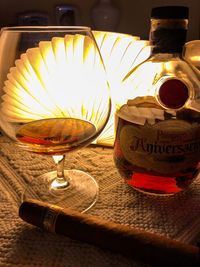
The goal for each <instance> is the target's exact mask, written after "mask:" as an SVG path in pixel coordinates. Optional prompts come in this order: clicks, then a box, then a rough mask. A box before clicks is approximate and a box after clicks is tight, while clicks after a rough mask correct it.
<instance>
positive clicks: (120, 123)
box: [114, 6, 200, 195]
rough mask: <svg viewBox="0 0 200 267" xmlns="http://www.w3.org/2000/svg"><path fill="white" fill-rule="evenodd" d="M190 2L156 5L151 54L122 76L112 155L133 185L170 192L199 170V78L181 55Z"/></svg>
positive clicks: (186, 183) (183, 185)
mask: <svg viewBox="0 0 200 267" xmlns="http://www.w3.org/2000/svg"><path fill="white" fill-rule="evenodd" d="M188 13H189V10H188V8H187V7H183V6H167V7H165V6H163V7H156V8H153V9H152V13H151V29H150V43H151V45H152V54H151V56H150V57H149V58H148V59H147V60H146V61H144V62H143V63H141V64H140V65H138V66H137V67H135V68H134V69H133V70H132V71H131V72H130V73H129V74H128V75H127V76H126V77H125V78H124V80H123V83H122V90H123V94H124V97H123V99H119V100H118V101H117V110H116V139H115V145H114V160H115V164H116V167H117V169H118V171H119V173H120V174H121V176H122V177H123V178H124V179H125V181H126V182H127V183H128V184H129V185H131V186H132V187H133V188H135V189H137V190H140V191H142V192H145V193H150V194H160V195H171V194H175V193H178V192H180V191H182V190H184V189H186V188H188V186H189V185H190V184H191V182H192V181H193V180H194V179H195V178H196V177H197V175H198V173H199V161H200V81H199V77H198V73H196V72H195V69H194V68H193V66H191V65H190V64H189V63H187V62H186V61H185V60H184V59H183V57H182V52H183V47H184V44H185V41H186V33H187V26H188Z"/></svg>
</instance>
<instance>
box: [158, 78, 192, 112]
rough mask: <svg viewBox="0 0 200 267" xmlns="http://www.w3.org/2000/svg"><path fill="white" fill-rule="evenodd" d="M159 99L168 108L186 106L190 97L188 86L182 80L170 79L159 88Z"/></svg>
mask: <svg viewBox="0 0 200 267" xmlns="http://www.w3.org/2000/svg"><path fill="white" fill-rule="evenodd" d="M158 94H159V99H160V101H161V102H162V104H163V105H164V106H166V107H167V108H172V109H178V108H181V107H182V106H184V104H185V102H186V101H187V99H188V97H189V92H188V88H187V86H186V85H185V84H184V83H183V82H182V81H180V80H177V79H170V80H167V81H166V82H164V83H163V84H162V85H161V86H160V89H159V93H158Z"/></svg>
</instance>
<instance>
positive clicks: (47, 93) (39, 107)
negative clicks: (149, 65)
mask: <svg viewBox="0 0 200 267" xmlns="http://www.w3.org/2000/svg"><path fill="white" fill-rule="evenodd" d="M93 35H94V37H95V39H96V42H97V45H98V47H99V50H100V52H101V55H102V58H103V61H104V65H105V69H106V73H107V79H108V81H109V85H110V93H111V99H112V109H111V114H110V118H109V121H108V123H107V125H106V127H105V129H104V130H103V131H102V133H101V134H100V135H99V136H98V137H97V139H96V140H95V141H94V142H93V143H95V144H97V145H103V146H111V147H112V146H113V144H114V112H115V100H116V99H119V98H120V97H122V96H123V91H122V90H121V82H122V81H123V78H124V77H125V76H126V75H127V74H128V72H129V71H130V70H131V69H132V68H133V67H134V66H136V65H138V64H139V63H140V62H142V61H143V60H144V59H146V58H147V57H148V55H149V54H150V48H149V46H148V44H149V42H148V41H145V40H140V38H139V37H138V36H132V35H129V34H123V33H115V32H104V31H93ZM65 44H67V46H68V47H67V48H65ZM70 45H71V49H70ZM84 45H87V46H88V49H87V50H86V51H87V53H86V52H84V53H85V55H84V60H85V62H81V61H80V58H81V57H80V56H79V55H81V53H83V46H84ZM66 51H67V54H66ZM94 53H95V51H93V50H92V49H91V47H90V45H89V42H87V38H85V39H83V38H82V37H81V36H76V38H74V37H72V36H70V35H67V36H66V37H65V40H64V39H63V38H61V37H57V38H56V37H54V38H53V39H52V41H41V42H40V43H39V47H37V48H31V49H28V50H27V52H26V53H24V54H23V55H21V57H20V59H19V60H16V62H15V64H16V66H15V67H13V68H11V69H10V73H9V74H8V79H7V81H6V82H5V86H4V91H5V92H6V95H5V96H4V103H3V109H2V111H3V114H4V115H6V116H7V117H8V118H7V119H8V120H11V121H16V122H17V121H18V120H20V121H22V120H23V121H24V122H27V121H29V120H31V119H33V118H35V119H36V117H37V118H38V119H44V118H47V117H48V116H49V115H50V113H51V112H53V113H54V114H56V116H57V117H59V116H68V115H69V114H68V112H69V110H70V116H72V115H73V117H74V118H76V117H80V113H81V116H82V118H83V119H87V116H93V118H94V119H95V120H99V119H100V116H101V115H100V114H96V113H95V112H94V110H97V109H96V108H94V106H92V103H93V102H94V101H92V94H93V88H95V90H97V91H99V101H101V94H100V92H101V86H102V82H101V81H102V80H103V79H102V77H101V75H102V73H103V72H101V71H98V67H97V66H98V64H100V62H95V65H93V60H94V55H95V54H94ZM74 55H75V56H74ZM75 57H76V58H75ZM44 65H46V66H48V68H46V66H44ZM94 67H95V68H96V71H93V73H94V75H93V77H90V78H89V79H90V86H88V84H89V83H88V84H87V79H85V78H81V77H78V76H77V73H83V72H79V71H78V69H79V68H85V71H84V73H85V74H86V75H87V72H88V73H89V68H94ZM47 69H48V71H47ZM65 73H68V75H67V77H66V75H65ZM36 74H37V75H36ZM91 78H92V79H93V83H91ZM58 81H59V84H58ZM83 81H84V84H83ZM70 83H73V84H74V83H76V86H73V88H77V91H76V92H73V93H72V94H71V95H69V94H68V96H67V98H66V97H65V96H64V95H63V96H62V94H63V92H64V90H63V87H64V86H65V85H66V84H67V85H69V84H70ZM41 84H42V86H41ZM91 84H93V86H91ZM103 86H104V85H103ZM55 87H56V88H57V90H56V92H55V90H54V88H55ZM80 87H82V88H83V87H84V88H85V90H84V94H86V95H87V96H88V98H87V102H90V103H91V109H90V114H88V112H87V114H84V102H81V98H80V97H79V98H78V99H77V97H76V95H77V94H80V93H81V91H80V90H79V88H80ZM13 88H14V90H13ZM24 88H25V90H24ZM32 90H34V98H33V97H32V94H31V91H32ZM11 91H12V95H11V94H10V92H11ZM13 92H14V94H13ZM37 95H38V99H40V101H37V100H36V99H35V96H37ZM13 96H14V97H13ZM60 96H62V97H60ZM84 101H85V96H84ZM66 102H68V105H69V106H70V105H71V103H73V108H71V109H68V110H67V111H66V110H65V109H64V106H66ZM21 103H27V104H26V105H24V104H23V105H22V104H21ZM74 103H76V105H75V104H74ZM98 104H99V103H96V105H98ZM87 105H88V103H87ZM101 105H103V103H101ZM30 110H31V112H30ZM49 112H50V113H49ZM5 125H6V124H5ZM5 125H4V127H5ZM6 132H8V130H6ZM10 135H11V136H12V137H14V133H13V134H12V132H11V130H10Z"/></svg>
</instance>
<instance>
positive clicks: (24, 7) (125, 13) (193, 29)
mask: <svg viewBox="0 0 200 267" xmlns="http://www.w3.org/2000/svg"><path fill="white" fill-rule="evenodd" d="M96 2H97V0H68V1H66V0H0V27H3V26H11V25H16V24H17V15H18V14H19V13H21V12H27V11H41V12H46V13H47V14H48V15H49V16H50V19H51V24H54V23H55V6H56V5H58V4H73V5H76V6H77V7H78V9H79V11H80V16H81V19H82V25H87V26H91V27H92V22H91V8H92V7H93V5H94V4H95V3H96ZM113 3H114V4H115V5H116V6H117V7H118V8H119V9H120V12H121V17H120V21H119V24H118V27H117V31H118V32H124V33H130V34H133V35H139V36H140V37H141V38H142V39H147V38H148V32H149V15H150V11H151V8H152V7H153V6H157V5H166V4H172V5H176V4H177V5H179V4H183V5H187V6H189V8H190V24H189V32H188V39H189V40H192V39H199V37H200V1H199V0H172V1H171V0H168V1H165V0H113Z"/></svg>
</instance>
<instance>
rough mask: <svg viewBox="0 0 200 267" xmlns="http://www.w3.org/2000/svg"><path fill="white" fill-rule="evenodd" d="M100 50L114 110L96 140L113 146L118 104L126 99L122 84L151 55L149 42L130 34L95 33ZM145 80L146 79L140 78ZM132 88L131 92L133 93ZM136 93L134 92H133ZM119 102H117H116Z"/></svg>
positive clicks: (98, 142)
mask: <svg viewBox="0 0 200 267" xmlns="http://www.w3.org/2000/svg"><path fill="white" fill-rule="evenodd" d="M93 34H94V36H95V39H96V41H97V44H98V47H99V49H100V52H101V55H102V58H103V61H104V64H105V68H106V71H107V75H108V81H109V84H110V88H111V99H112V110H111V115H110V119H109V122H108V123H107V125H106V127H105V129H104V131H103V132H102V133H101V134H100V136H99V137H98V139H97V140H96V143H97V144H102V145H106V146H113V144H114V112H115V108H116V102H117V103H120V102H121V101H123V98H124V91H123V90H122V86H121V83H122V81H123V79H124V77H125V76H126V75H127V74H128V73H129V72H130V71H131V69H132V68H134V67H135V66H137V65H138V64H139V63H141V62H142V61H143V60H145V59H146V58H147V57H148V56H149V55H150V47H149V46H148V44H149V42H148V41H145V40H140V38H139V37H137V36H132V35H129V34H122V33H114V32H101V31H93ZM138 78H139V79H141V78H142V79H144V77H138ZM132 88H133V87H131V91H132ZM132 93H134V92H132ZM116 100H117V101H116Z"/></svg>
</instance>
